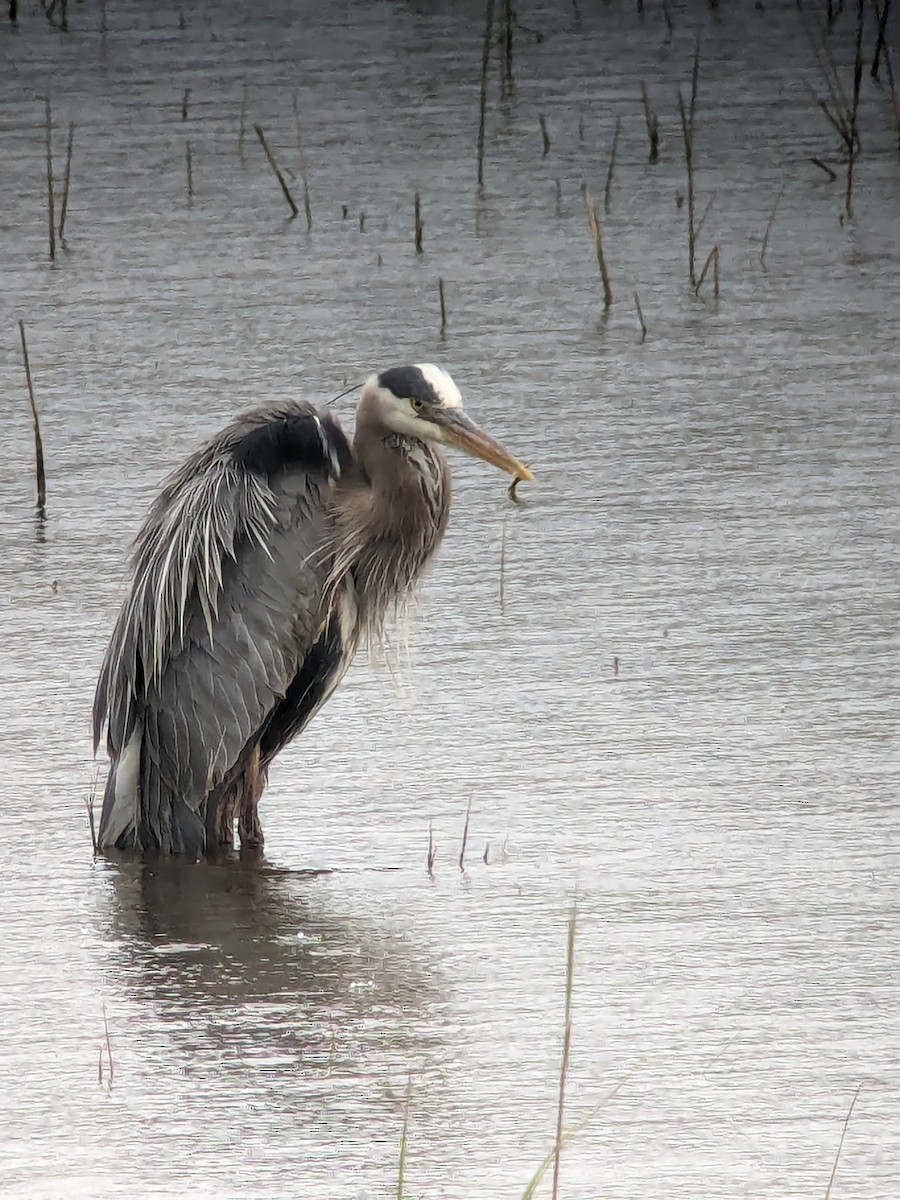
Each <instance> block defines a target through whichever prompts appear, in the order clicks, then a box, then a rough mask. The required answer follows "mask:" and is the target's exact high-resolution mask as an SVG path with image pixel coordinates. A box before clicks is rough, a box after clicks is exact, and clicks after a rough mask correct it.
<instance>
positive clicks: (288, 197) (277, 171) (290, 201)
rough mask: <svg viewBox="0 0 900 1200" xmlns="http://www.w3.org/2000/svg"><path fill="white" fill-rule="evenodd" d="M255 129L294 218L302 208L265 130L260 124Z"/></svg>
mask: <svg viewBox="0 0 900 1200" xmlns="http://www.w3.org/2000/svg"><path fill="white" fill-rule="evenodd" d="M253 130H254V132H255V133H256V136H257V137H258V138H259V144H260V145H261V146H262V148H263V150H264V151H265V155H266V158H267V159H268V161H269V166H270V167H271V168H272V171H273V173H274V175H275V178H276V179H277V180H278V183H279V186H280V187H281V191H282V193H283V194H284V198H285V200H287V202H288V206H289V208H290V210H291V218H292V219H293V218H294V217H296V216H297V214H298V213H299V212H300V209H299V208H298V207H297V205H296V204H295V203H294V197H293V196H292V195H291V192H290V188H289V187H288V185H287V183H286V182H285V178H284V176H283V175H282V173H281V168H280V167H279V165H278V163H277V162H276V161H275V155H274V154H273V153H272V151H271V150H270V149H269V143H268V142H267V141H266V135H265V134H264V133H263V131H262V129H261V128H260V126H259V125H254V126H253Z"/></svg>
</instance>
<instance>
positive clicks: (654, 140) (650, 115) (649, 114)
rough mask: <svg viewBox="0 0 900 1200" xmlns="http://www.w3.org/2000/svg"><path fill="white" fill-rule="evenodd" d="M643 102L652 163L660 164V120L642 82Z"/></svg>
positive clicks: (645, 85) (642, 81)
mask: <svg viewBox="0 0 900 1200" xmlns="http://www.w3.org/2000/svg"><path fill="white" fill-rule="evenodd" d="M641 100H642V101H643V104H644V120H645V121H646V123H647V137H648V138H649V139H650V158H649V162H650V163H657V162H659V118H658V117H657V115H656V113H655V112H654V111H653V109H652V108H651V107H650V94H649V92H648V91H647V84H646V83H645V82H644V80H643V79H642V80H641Z"/></svg>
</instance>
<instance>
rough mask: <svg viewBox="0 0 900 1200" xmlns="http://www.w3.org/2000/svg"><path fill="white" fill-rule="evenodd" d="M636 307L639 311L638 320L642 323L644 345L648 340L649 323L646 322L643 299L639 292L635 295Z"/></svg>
mask: <svg viewBox="0 0 900 1200" xmlns="http://www.w3.org/2000/svg"><path fill="white" fill-rule="evenodd" d="M634 307H635V308H636V309H637V315H638V320H639V321H640V323H641V345H643V344H644V342H646V340H647V322H646V321H645V320H644V312H643V309H642V308H641V298H640V296H639V295H638V294H637V292H635V293H634Z"/></svg>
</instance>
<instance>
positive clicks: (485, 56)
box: [478, 0, 494, 188]
mask: <svg viewBox="0 0 900 1200" xmlns="http://www.w3.org/2000/svg"><path fill="white" fill-rule="evenodd" d="M493 37H494V0H485V6H484V44H483V46H482V48H481V98H480V102H479V109H478V186H479V187H480V188H482V187H484V122H485V115H486V111H487V88H488V68H489V67H490V62H491V42H492V41H493Z"/></svg>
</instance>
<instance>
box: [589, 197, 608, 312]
mask: <svg viewBox="0 0 900 1200" xmlns="http://www.w3.org/2000/svg"><path fill="white" fill-rule="evenodd" d="M583 191H584V207H585V210H586V212H587V219H588V228H589V229H590V231H591V237H592V238H593V241H594V249H595V251H596V252H597V265H598V266H599V268H600V278H601V279H602V280H603V308H604V310H608V309H609V308H610V307H611V305H612V301H613V296H612V287H611V285H610V282H609V271H608V270H607V266H606V255H605V254H604V253H603V236H602V234H601V231H600V220H599V218H598V217H597V209H596V207H595V205H594V198H593V196H591V193H590V191H589V190H588V187H587V184H585V185H584V188H583Z"/></svg>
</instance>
